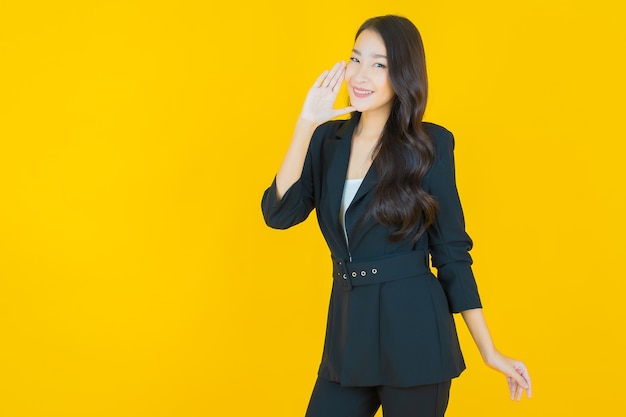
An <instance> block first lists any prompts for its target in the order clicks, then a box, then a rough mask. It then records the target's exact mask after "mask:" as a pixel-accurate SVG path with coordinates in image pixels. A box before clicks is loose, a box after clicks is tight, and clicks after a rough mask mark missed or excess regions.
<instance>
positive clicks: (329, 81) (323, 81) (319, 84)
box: [300, 61, 356, 125]
mask: <svg viewBox="0 0 626 417" xmlns="http://www.w3.org/2000/svg"><path fill="white" fill-rule="evenodd" d="M345 75H346V63H345V62H344V61H341V62H337V63H336V64H335V65H334V66H333V68H332V69H331V70H330V71H324V72H323V73H322V74H321V75H320V76H319V77H318V78H317V80H316V81H315V83H314V84H313V87H311V89H310V90H309V93H308V94H307V96H306V99H305V100H304V106H303V107H302V111H301V112H300V119H302V120H305V121H308V122H311V123H314V124H316V125H320V124H322V123H324V122H326V121H328V120H330V119H332V118H334V117H338V116H342V115H344V114H348V113H350V112H353V111H355V110H356V108H354V107H352V106H348V107H344V108H341V109H335V108H334V105H335V101H336V100H337V93H338V92H339V88H340V87H341V83H343V80H344V77H345Z"/></svg>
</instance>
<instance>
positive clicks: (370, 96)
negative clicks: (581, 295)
mask: <svg viewBox="0 0 626 417" xmlns="http://www.w3.org/2000/svg"><path fill="white" fill-rule="evenodd" d="M344 79H345V82H346V85H347V89H348V93H349V95H350V100H351V106H349V107H346V108H343V109H334V107H333V106H334V102H335V99H336V97H337V92H338V90H339V87H340V86H341V85H342V82H343V81H344ZM426 97H427V78H426V66H425V60H424V50H423V46H422V41H421V37H420V34H419V32H418V30H417V28H416V27H415V26H414V25H413V23H411V22H410V21H409V20H408V19H405V18H403V17H399V16H380V17H375V18H372V19H369V20H367V21H366V22H365V23H364V24H363V25H362V26H361V27H360V28H359V30H358V31H357V35H356V40H355V44H354V49H353V50H352V56H351V58H350V61H349V63H348V64H347V66H346V64H345V63H344V62H340V63H337V64H335V66H334V67H333V68H332V69H331V70H330V71H325V72H323V73H322V74H321V75H320V77H319V78H318V79H317V80H316V81H315V83H314V85H313V87H312V88H311V90H310V91H309V94H308V95H307V98H306V100H305V103H304V106H303V109H302V111H301V114H300V117H299V119H298V122H297V124H296V129H295V132H294V135H293V138H292V141H291V145H290V147H289V149H288V151H287V154H286V156H285V158H284V160H283V163H282V165H281V167H280V169H279V171H278V173H277V175H276V178H275V180H274V182H273V183H272V184H271V186H270V187H269V188H268V189H267V190H266V191H265V193H264V195H263V201H262V209H263V214H264V218H265V221H266V223H267V224H268V225H269V226H271V227H274V228H278V229H286V228H288V227H291V226H293V225H295V224H298V223H300V222H302V221H304V220H305V219H306V218H307V217H308V215H309V214H310V213H311V211H312V210H313V209H314V208H315V209H316V212H317V218H318V222H319V225H320V229H321V231H322V234H323V235H324V237H325V239H326V242H327V244H328V246H329V249H330V252H331V254H332V259H333V280H334V281H333V287H332V295H331V301H330V306H329V314H328V324H327V330H326V340H325V343H324V352H323V354H322V362H321V365H320V368H319V372H318V379H317V383H316V385H315V388H314V391H313V394H312V396H311V400H310V403H309V407H308V410H307V417H333V416H336V417H345V416H355V417H360V416H362V417H368V416H372V415H374V413H375V412H376V410H377V409H378V408H379V407H380V406H381V405H382V407H383V410H384V413H385V416H386V417H408V416H415V415H420V416H429V417H435V416H443V415H444V413H445V410H446V408H447V404H448V398H449V391H450V385H451V380H452V379H453V378H455V377H458V376H459V375H460V374H461V372H462V371H463V370H464V369H465V363H464V361H463V356H462V354H461V350H460V347H459V342H458V338H457V334H456V329H455V324H454V320H453V317H452V313H462V315H463V318H464V320H465V322H466V324H467V326H468V328H469V330H470V332H471V334H472V336H473V338H474V340H475V342H476V345H477V346H478V349H479V350H480V352H481V355H482V357H483V359H484V360H485V362H486V364H487V365H489V366H491V367H493V368H495V369H496V370H498V371H500V372H502V373H503V374H504V375H505V376H506V377H507V380H508V383H509V388H510V394H511V398H512V399H513V398H517V399H518V400H519V399H520V398H521V395H522V392H523V390H524V389H526V390H527V395H528V396H530V378H529V375H528V372H527V370H526V366H525V365H524V364H523V363H522V362H520V361H517V360H514V359H511V358H508V357H506V356H504V355H502V354H501V353H500V352H499V351H498V350H496V348H495V346H494V344H493V342H492V340H491V336H490V333H489V330H488V328H487V325H486V323H485V319H484V317H483V313H482V309H481V308H482V304H481V301H480V297H479V295H478V289H477V285H476V282H475V280H474V275H473V272H472V269H471V264H472V259H471V257H470V255H469V253H468V252H469V250H470V249H471V248H472V240H471V239H470V237H469V236H468V235H467V233H466V232H465V224H464V217H463V211H462V208H461V203H460V200H459V196H458V193H457V189H456V183H455V169H454V156H453V149H454V138H453V136H452V134H451V133H450V132H449V131H448V130H446V129H445V128H443V127H441V126H438V125H435V124H432V123H426V122H422V117H423V115H424V110H425V108H426ZM346 113H352V115H351V118H350V119H349V120H330V119H332V118H334V117H335V116H339V115H342V114H346ZM431 257H432V263H433V265H434V266H435V267H436V268H437V276H435V275H433V274H432V272H431V270H430V260H431Z"/></svg>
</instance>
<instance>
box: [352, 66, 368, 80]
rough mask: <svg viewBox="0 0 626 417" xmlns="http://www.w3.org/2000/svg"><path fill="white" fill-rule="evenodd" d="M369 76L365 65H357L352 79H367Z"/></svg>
mask: <svg viewBox="0 0 626 417" xmlns="http://www.w3.org/2000/svg"><path fill="white" fill-rule="evenodd" d="M368 77H369V72H368V69H367V67H366V66H365V65H359V67H358V68H357V71H356V73H355V74H354V80H355V81H356V82H357V83H358V82H363V81H367V80H368Z"/></svg>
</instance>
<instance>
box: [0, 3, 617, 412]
mask: <svg viewBox="0 0 626 417" xmlns="http://www.w3.org/2000/svg"><path fill="white" fill-rule="evenodd" d="M270 3H271V2H270ZM296 3H297V4H298V6H297V9H296V8H294V7H295V6H293V5H292V4H293V3H292V2H287V1H285V2H284V3H280V4H278V3H277V4H266V3H265V2H257V1H254V2H253V1H249V2H247V3H241V2H221V3H220V4H218V5H216V4H215V2H214V1H211V0H210V1H208V2H206V1H167V2H166V1H158V2H157V1H131V0H115V1H80V2H79V1H76V2H70V1H67V0H60V1H56V2H52V1H50V2H44V1H41V2H32V1H20V2H18V1H13V2H11V1H6V2H3V3H2V6H0V61H1V65H0V198H1V204H0V338H1V341H0V415H1V416H7V417H23V416H38V417H44V416H45V417H56V416H63V417H73V416H81V417H84V416H108V417H111V416H116V417H125V416H129V417H130V416H132V417H137V416H147V417H161V416H168V417H169V416H172V417H180V416H182V417H192V416H193V417H195V416H222V417H229V416H298V415H303V412H304V409H305V407H306V403H307V400H308V396H309V392H310V389H311V387H312V384H313V382H314V379H315V375H316V371H317V366H318V363H319V359H320V354H321V348H322V339H323V332H324V325H325V318H326V307H327V302H328V292H329V288H330V280H331V279H330V275H329V274H330V263H329V258H328V251H327V249H326V248H325V246H324V243H323V241H322V239H321V237H320V235H319V232H318V230H317V225H316V224H315V221H314V220H313V219H310V221H309V222H307V223H306V224H304V225H301V226H298V227H296V228H294V229H292V230H289V231H286V232H280V231H275V230H271V229H268V228H266V227H265V225H264V223H263V220H262V217H261V213H260V209H259V203H260V198H261V194H262V192H263V190H264V189H265V187H267V186H268V185H269V183H270V181H271V179H272V177H273V175H274V172H275V170H276V169H277V167H278V165H279V162H280V160H281V158H282V155H283V152H284V151H285V149H286V146H287V144H288V141H289V138H290V133H291V129H292V127H293V124H294V121H295V117H296V116H297V114H298V111H299V109H300V106H301V102H302V100H303V98H304V95H305V93H306V91H307V89H308V88H309V86H310V84H311V83H312V82H313V80H314V79H315V77H316V76H317V74H319V73H320V72H321V71H322V70H323V69H325V68H327V67H329V66H330V65H331V64H332V63H333V62H335V61H336V60H340V59H346V58H347V57H348V53H349V50H350V47H351V43H352V38H353V33H354V31H355V30H356V28H357V27H358V25H359V24H360V23H361V22H362V21H363V20H364V19H365V18H367V17H370V16H372V15H378V14H385V13H398V14H403V15H405V16H407V17H409V18H411V19H412V20H413V21H414V22H415V23H416V24H417V26H418V27H419V28H420V30H421V32H422V35H423V37H424V42H425V46H426V53H427V59H428V69H429V74H430V81H431V100H430V103H429V108H428V110H427V115H426V119H427V120H430V121H434V122H437V123H439V124H442V125H444V126H446V127H448V128H449V129H450V130H452V131H453V132H454V133H455V135H456V139H457V150H456V158H457V170H458V183H459V189H460V192H461V197H462V199H463V204H464V208H465V212H466V219H467V223H468V232H469V233H470V234H471V236H472V237H473V238H474V240H475V250H474V251H473V252H472V253H473V256H474V259H475V272H476V274H477V277H478V280H479V286H480V289H481V292H482V297H483V301H484V304H485V306H486V308H485V314H486V315H487V318H488V320H489V322H490V325H491V329H492V332H493V334H494V338H495V340H496V343H497V345H498V346H499V347H500V349H501V350H502V351H504V352H505V353H507V354H509V355H512V356H516V357H520V358H522V359H524V360H526V362H527V363H528V365H529V367H530V369H531V370H532V376H533V378H534V388H535V396H534V398H533V399H532V400H530V401H524V402H522V403H520V404H517V403H511V402H510V401H509V400H508V396H507V388H506V383H505V381H504V378H503V377H501V376H500V375H498V374H496V373H495V372H493V371H491V370H489V369H487V368H486V367H484V366H483V365H482V363H481V361H480V358H479V356H478V354H477V350H476V348H475V347H474V345H473V344H472V342H471V340H470V338H469V336H468V333H467V331H466V330H465V329H464V328H463V327H461V330H460V332H461V337H462V344H463V347H464V352H465V354H466V360H467V363H468V370H467V371H466V373H464V374H463V376H462V378H460V379H458V380H456V381H455V383H454V385H453V392H452V399H451V403H450V407H449V413H448V415H449V416H451V417H455V416H464V417H466V416H522V415H524V416H528V415H532V416H551V417H552V416H574V415H576V416H578V415H580V416H591V415H596V416H601V415H618V414H619V412H617V410H618V409H619V408H621V409H622V410H623V409H624V406H623V401H622V400H621V397H622V395H623V393H622V391H623V390H622V377H621V369H622V366H621V359H622V357H623V352H624V351H626V346H625V342H624V340H625V338H624V336H623V328H624V319H625V317H624V312H623V311H624V310H623V304H622V303H623V299H624V291H625V290H626V284H625V283H624V282H625V278H626V276H625V275H626V274H625V273H624V271H623V263H624V262H623V261H624V258H625V256H624V255H625V252H626V250H625V249H626V245H625V243H624V237H623V236H625V235H626V222H625V221H624V212H626V202H625V199H624V196H625V194H626V193H625V192H624V180H625V179H626V174H625V171H624V166H625V165H626V163H625V162H624V156H625V155H624V153H625V152H624V150H625V148H626V147H625V145H624V139H625V138H624V128H623V124H622V122H621V121H622V120H623V113H624V97H625V96H626V88H625V83H624V81H623V77H624V74H626V67H625V65H624V44H625V43H626V29H625V26H624V19H625V17H626V15H625V13H624V9H623V6H618V5H619V4H621V2H618V1H603V0H598V1H594V2H590V1H556V0H552V1H550V0H525V1H520V2H512V3H510V2H502V1H495V0H494V1H464V0H449V1H437V2H435V1H432V2H425V1H423V2H419V1H408V0H407V1H401V2H400V1H398V2H391V3H390V4H391V6H385V7H383V6H382V5H383V4H384V3H388V2H384V1H380V0H375V1H370V0H366V1H359V2H336V1H330V0H321V1H314V2H296ZM459 324H461V323H459Z"/></svg>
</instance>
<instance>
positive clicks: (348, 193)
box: [339, 178, 363, 243]
mask: <svg viewBox="0 0 626 417" xmlns="http://www.w3.org/2000/svg"><path fill="white" fill-rule="evenodd" d="M362 182H363V178H355V179H351V180H346V183H345V185H344V187H343V196H342V197H341V207H340V213H339V223H341V227H343V234H344V236H345V237H346V243H347V242H348V232H347V231H346V211H347V210H348V207H350V203H352V200H354V196H355V195H356V192H357V191H359V187H360V186H361V183H362Z"/></svg>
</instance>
